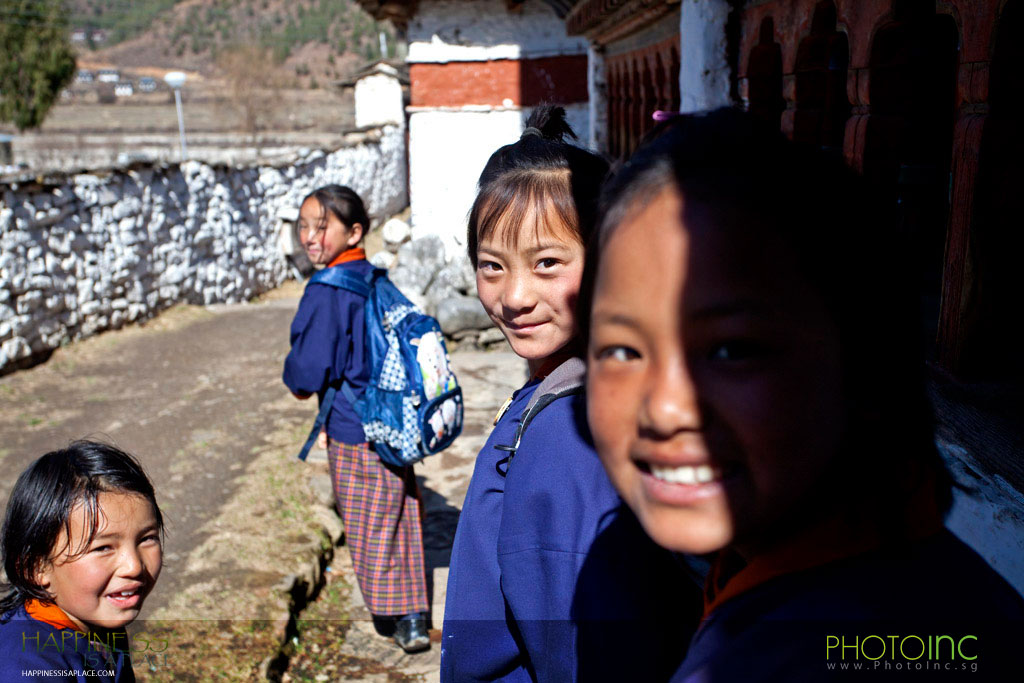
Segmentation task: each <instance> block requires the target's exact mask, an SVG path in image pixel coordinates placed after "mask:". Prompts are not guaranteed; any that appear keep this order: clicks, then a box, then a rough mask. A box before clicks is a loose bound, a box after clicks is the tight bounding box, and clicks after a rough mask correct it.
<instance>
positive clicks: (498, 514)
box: [441, 107, 692, 683]
mask: <svg viewBox="0 0 1024 683" xmlns="http://www.w3.org/2000/svg"><path fill="white" fill-rule="evenodd" d="M564 116H565V112H564V110H562V109H561V108H560V107H556V108H552V107H541V108H539V109H537V110H536V111H535V112H534V114H533V115H532V116H531V118H530V120H529V121H528V122H527V125H528V127H527V128H526V131H525V132H524V133H523V135H522V137H521V138H520V140H519V141H518V142H516V143H514V144H511V145H506V146H505V147H502V148H501V149H499V150H498V151H497V152H495V153H494V154H493V155H492V156H491V158H490V160H489V161H488V162H487V165H486V167H485V168H484V171H483V173H482V174H481V176H480V191H479V195H478V196H477V199H476V202H475V203H474V205H473V209H472V211H471V213H470V220H469V234H468V245H469V256H470V259H471V260H472V262H473V264H474V265H475V266H476V273H477V289H478V291H479V296H480V301H481V302H482V303H483V305H484V308H485V309H486V310H487V312H488V314H489V315H490V317H491V319H492V320H493V321H494V324H495V325H496V326H497V327H498V329H500V330H501V331H502V333H504V335H505V337H506V338H507V339H508V342H509V344H510V345H511V346H512V350H513V351H515V352H516V353H517V354H518V355H519V356H521V357H522V358H524V359H526V362H527V366H528V368H529V372H530V379H529V380H528V381H527V382H526V384H525V385H524V386H523V387H522V388H521V389H519V390H518V391H516V392H515V393H514V394H513V395H512V397H511V399H510V400H509V402H508V403H506V405H505V406H504V407H503V408H502V410H501V412H500V413H499V414H498V416H497V417H496V419H495V427H494V431H493V432H492V433H491V436H490V438H489V439H488V440H487V443H486V445H485V446H484V448H483V450H481V452H480V454H479V456H478V457H477V461H476V467H475V469H474V472H473V478H472V481H471V482H470V485H469V490H468V492H467V493H466V499H465V503H464V505H463V509H462V513H461V515H460V517H459V526H458V530H457V532H456V535H455V545H454V548H453V550H452V557H451V571H450V574H449V577H448V592H447V602H446V606H445V621H444V632H443V635H442V649H441V679H442V680H443V681H448V682H451V681H490V680H516V681H518V680H521V681H530V680H541V681H557V682H559V683H561V682H563V681H573V680H577V679H583V680H595V679H596V678H598V677H600V678H601V679H604V680H656V679H657V678H659V677H661V678H663V677H664V676H666V675H667V674H668V673H669V672H671V670H672V668H674V664H675V662H677V661H678V657H680V656H681V655H682V653H681V652H680V651H679V649H678V647H676V642H675V641H676V640H677V639H678V638H680V637H685V636H684V635H681V633H685V629H686V627H687V625H688V619H687V617H688V614H687V613H686V604H685V602H681V601H680V600H679V599H678V594H679V592H680V591H679V590H678V585H676V586H669V587H668V588H667V589H666V590H665V591H664V592H663V593H660V594H659V593H657V592H656V590H655V589H656V587H658V586H661V585H662V582H661V580H660V577H662V576H668V575H672V574H673V573H674V570H675V568H676V564H675V563H674V561H673V559H672V558H671V557H670V555H669V554H668V553H665V552H664V551H662V550H661V549H660V548H658V547H657V546H655V545H654V544H652V543H650V541H649V540H648V539H647V538H646V537H645V536H644V534H643V532H642V531H641V530H640V528H639V526H638V524H637V523H636V519H635V518H634V517H633V515H632V514H631V513H630V512H629V510H628V509H625V508H624V506H622V502H621V500H620V499H619V497H618V496H617V495H616V493H615V491H614V490H613V489H612V487H611V484H610V483H609V482H608V480H607V477H606V476H605V474H604V472H603V471H602V469H601V465H600V462H599V461H598V459H597V455H596V454H595V452H594V450H593V446H592V444H591V442H590V436H589V433H588V431H587V429H586V425H585V423H584V420H583V403H582V398H581V396H580V393H579V392H578V391H576V392H574V391H572V389H571V387H572V386H574V382H573V377H574V375H575V377H577V378H580V381H579V382H578V383H577V385H578V386H580V388H581V387H582V381H581V378H582V367H583V363H582V360H581V359H580V358H578V357H574V356H576V355H577V354H578V353H579V346H578V328H577V324H576V315H575V305H576V298H577V293H578V291H579V286H580V280H581V276H582V272H583V254H584V245H585V244H586V242H587V239H588V237H589V234H590V231H591V228H592V227H593V222H594V213H595V208H596V199H597V193H598V189H599V187H600V184H601V182H602V180H603V179H604V176H605V174H606V172H607V164H606V163H605V162H604V161H603V160H602V159H601V158H600V157H597V156H596V155H594V154H592V153H590V152H587V151H585V150H582V149H580V148H578V147H574V146H572V145H569V144H567V143H565V142H563V141H562V140H563V137H564V136H566V135H572V131H571V129H570V128H569V126H568V125H567V124H566V122H565V118H564ZM548 386H551V387H552V389H551V392H550V393H547V388H546V387H548ZM541 387H544V388H541ZM541 396H543V398H540V397H541ZM538 399H539V402H538ZM535 404H536V407H537V408H538V409H539V408H540V407H543V410H540V412H535V413H531V415H533V417H532V420H530V421H529V422H528V424H529V428H528V429H525V431H522V430H520V427H521V421H523V419H524V415H525V414H526V411H527V410H528V409H529V408H531V407H534V405H535ZM524 424H525V423H524ZM520 437H521V439H520ZM604 533H607V534H609V536H608V537H614V538H616V539H617V542H616V543H614V544H605V545H603V546H599V545H598V544H597V543H596V539H597V537H598V536H599V535H602V536H603V535H604ZM640 586H643V587H644V590H643V591H640V592H639V593H637V589H638V588H639V587H640ZM648 589H651V590H648ZM691 596H692V593H691ZM691 604H692V603H691ZM680 605H682V606H680ZM664 617H667V619H668V621H669V624H668V625H667V626H666V625H665V624H664V620H663V619H662V618H664ZM680 629H682V631H680ZM640 645H642V646H643V647H645V648H648V649H647V654H648V656H646V657H645V658H643V659H642V660H638V659H637V658H636V657H635V656H634V651H635V649H636V648H637V647H638V646H640ZM661 645H671V648H672V649H671V655H670V658H669V659H668V660H666V659H664V658H661V657H659V656H657V655H656V653H657V651H658V648H659V646H661ZM672 655H674V656H675V659H674V660H673V659H672V658H671V657H672Z"/></svg>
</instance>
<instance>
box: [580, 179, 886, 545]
mask: <svg viewBox="0 0 1024 683" xmlns="http://www.w3.org/2000/svg"><path fill="white" fill-rule="evenodd" d="M685 208H686V213H685V215H684V213H683V210H684V199H683V198H682V197H681V196H680V195H679V193H678V192H676V191H675V190H674V189H667V190H665V191H663V192H662V193H661V194H660V195H659V196H658V197H657V199H656V200H655V201H653V202H651V203H648V204H647V205H646V206H645V207H642V208H640V209H639V210H637V211H636V212H635V213H634V214H633V215H632V216H631V217H629V218H627V219H626V220H625V221H624V222H623V223H622V224H621V225H620V226H619V227H618V228H617V230H616V231H615V232H614V233H613V234H612V235H611V237H610V239H609V240H608V243H607V244H606V245H605V246H604V248H603V250H602V260H601V264H600V268H599V272H598V274H597V280H596V283H595V292H594V301H593V309H592V313H593V318H592V326H591V337H590V347H589V350H588V362H589V368H588V383H587V397H588V415H589V420H590V425H591V429H592V430H593V434H594V440H595V443H596V445H597V449H598V452H599V454H600V456H601V459H602V461H603V463H604V466H605V468H606V469H607V471H608V474H609V477H610V478H611V480H612V482H613V483H614V485H615V487H616V488H617V489H618V491H619V493H620V494H621V495H622V497H623V499H624V500H625V501H626V503H628V504H629V506H630V507H631V508H632V509H633V511H634V512H635V513H636V514H637V517H638V518H639V519H640V521H641V523H642V524H643V526H644V528H645V529H646V530H647V532H648V534H650V535H651V537H652V538H654V540H655V541H657V542H658V543H659V544H661V545H663V546H665V547H667V548H670V549H672V550H676V551H682V552H689V553H706V552H711V551H715V550H718V549H721V548H723V547H725V546H727V545H731V544H735V546H736V547H737V549H738V550H739V551H740V552H741V553H744V554H748V555H749V554H752V553H755V552H757V551H758V549H759V548H761V547H764V546H767V545H769V544H771V543H772V542H773V540H772V539H773V538H774V537H775V535H776V534H778V533H780V532H782V533H784V532H785V529H787V528H791V527H789V526H788V525H789V522H792V523H799V520H804V521H810V520H808V519H807V517H813V514H814V511H813V510H810V509H808V508H801V505H802V504H804V503H807V502H808V501H809V500H811V497H812V496H815V495H824V496H827V495H828V490H825V489H823V488H822V487H823V486H826V485H827V484H826V483H825V482H824V481H823V474H824V473H825V470H826V467H828V466H829V464H830V462H831V461H832V459H833V458H834V457H835V456H836V454H837V453H838V452H839V451H840V446H841V439H842V434H843V432H844V409H843V400H842V395H843V392H842V384H841V375H840V354H839V334H838V330H837V328H836V327H835V325H834V323H833V322H832V321H831V319H830V318H829V316H828V315H827V312H826V309H825V307H824V304H823V302H822V301H821V299H820V298H819V297H818V296H817V295H816V294H815V293H814V292H813V291H810V288H809V287H808V285H807V283H806V282H805V281H804V280H803V279H802V277H801V276H800V275H799V274H798V273H797V270H796V267H795V257H794V255H793V254H792V253H791V251H790V250H789V249H788V248H787V247H786V246H785V245H784V244H783V243H782V242H781V241H780V240H779V239H777V238H774V237H768V236H761V237H753V233H755V232H756V228H753V229H751V228H747V229H740V227H739V226H741V225H742V224H741V223H740V222H739V221H740V220H743V218H742V217H737V216H733V217H732V218H728V217H723V216H724V214H722V213H719V212H713V211H711V210H710V209H708V208H707V207H705V206H703V205H700V204H697V205H692V204H691V205H689V206H686V207H685ZM746 220H747V221H749V220H751V218H750V217H749V216H747V217H746ZM822 229H827V226H823V228H822ZM878 476H885V473H882V472H879V473H878ZM801 514H802V516H797V515H801ZM790 515H794V516H793V517H789V516H790Z"/></svg>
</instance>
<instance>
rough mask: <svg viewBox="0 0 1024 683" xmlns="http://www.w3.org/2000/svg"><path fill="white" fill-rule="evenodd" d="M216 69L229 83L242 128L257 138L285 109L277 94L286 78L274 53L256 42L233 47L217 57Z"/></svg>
mask: <svg viewBox="0 0 1024 683" xmlns="http://www.w3.org/2000/svg"><path fill="white" fill-rule="evenodd" d="M217 66H218V67H219V69H220V71H221V73H222V74H223V75H224V78H225V79H226V80H227V82H228V96H229V99H230V101H231V103H232V104H233V105H234V108H235V109H236V110H237V111H238V113H239V114H240V115H241V119H242V120H241V124H242V127H243V129H244V130H245V131H246V132H248V133H249V134H250V135H252V136H253V139H255V136H256V133H257V131H259V130H260V129H261V128H263V127H264V126H266V125H267V124H268V123H270V121H271V120H272V119H273V118H274V116H276V114H277V113H278V111H279V110H280V108H281V107H282V106H284V103H282V102H281V99H280V93H278V92H276V90H277V89H278V88H280V87H282V86H283V85H284V83H283V78H282V75H281V73H280V71H279V70H278V68H277V65H276V64H275V63H274V57H273V54H272V53H271V50H269V49H268V48H265V47H262V46H260V45H258V44H253V43H248V44H242V45H232V46H229V47H226V48H224V50H223V51H222V52H221V53H220V54H219V55H218V57H217Z"/></svg>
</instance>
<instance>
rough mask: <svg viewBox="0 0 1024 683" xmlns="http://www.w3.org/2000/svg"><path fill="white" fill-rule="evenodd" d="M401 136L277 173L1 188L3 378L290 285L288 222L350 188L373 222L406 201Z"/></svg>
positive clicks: (134, 177) (354, 145)
mask: <svg viewBox="0 0 1024 683" xmlns="http://www.w3.org/2000/svg"><path fill="white" fill-rule="evenodd" d="M405 169H406V162H405V145H404V131H403V130H402V129H401V128H399V127H397V126H385V127H382V128H376V129H371V130H368V131H364V132H362V133H359V134H356V135H352V136H350V137H349V139H348V140H347V142H346V144H345V145H344V146H343V147H341V148H339V149H336V150H334V151H332V152H323V151H315V152H312V153H310V154H308V155H306V156H304V157H301V158H299V159H296V160H295V161H294V162H293V163H290V164H288V165H282V166H251V167H243V168H239V167H226V166H211V165H208V164H204V163H201V162H197V161H188V162H185V163H183V164H180V165H178V164H175V165H162V166H135V167H132V168H129V169H123V170H111V171H107V172H104V173H89V174H78V175H63V176H55V177H50V178H41V179H18V180H16V181H12V180H3V181H0V197H2V198H0V373H3V372H5V371H10V370H11V369H13V368H15V367H18V366H19V365H21V364H24V363H28V362H32V361H33V360H35V359H38V358H45V357H46V355H48V354H49V353H50V352H51V351H52V350H53V349H55V348H57V347H58V346H60V345H61V344H63V343H66V342H67V341H70V340H73V339H79V338H82V337H86V336H89V335H91V334H94V333H96V332H100V331H103V330H107V329H114V328H118V327H120V326H122V325H124V324H125V323H127V322H132V321H137V320H143V319H146V318H149V317H151V316H153V315H155V314H156V313H157V312H159V311H160V310H162V309H165V308H167V307H169V306H172V305H174V304H177V303H183V302H188V303H195V304H212V303H231V302H239V301H245V300H248V299H250V298H252V297H254V296H256V295H258V294H260V293H262V292H265V291H267V290H269V289H272V288H273V287H276V286H277V285H279V284H281V282H283V281H284V280H285V279H286V278H287V277H288V275H289V272H290V269H289V268H288V265H287V262H286V260H285V258H284V256H283V255H282V253H281V252H280V250H279V249H278V247H277V241H278V240H277V237H278V229H279V225H280V221H279V214H281V213H284V212H287V211H288V210H291V211H292V212H294V207H295V206H296V205H297V204H298V202H299V201H300V200H301V198H302V197H303V196H304V195H305V194H306V193H308V192H309V191H311V190H313V189H314V188H316V187H318V186H320V185H325V184H328V183H342V184H347V185H350V186H351V187H353V188H354V189H355V190H356V191H357V192H359V193H360V195H361V196H362V197H363V199H364V200H365V201H366V203H367V209H368V211H369V212H370V214H371V217H374V218H378V219H379V218H383V217H387V216H389V215H392V214H394V213H397V212H398V211H400V210H401V209H402V208H403V207H404V206H406V205H407V203H408V198H407V195H406V170H405Z"/></svg>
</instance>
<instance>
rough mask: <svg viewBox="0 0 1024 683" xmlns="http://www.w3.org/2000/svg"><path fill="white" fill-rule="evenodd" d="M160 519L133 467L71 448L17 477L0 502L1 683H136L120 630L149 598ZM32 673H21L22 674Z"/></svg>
mask: <svg viewBox="0 0 1024 683" xmlns="http://www.w3.org/2000/svg"><path fill="white" fill-rule="evenodd" d="M162 531H163V518H162V517H161V515H160V509H159V508H158V507H157V505H156V498H155V496H154V494H153V486H152V484H150V482H149V480H148V479H147V478H146V475H145V474H144V473H143V471H142V468H141V467H140V466H139V464H138V462H136V461H135V459H134V458H132V457H131V456H130V455H128V454H127V453H124V452H122V451H120V450H118V449H117V448H114V447H113V446H109V445H107V444H102V443H95V442H91V441H76V442H74V443H72V444H71V445H70V446H68V447H67V448H66V449H63V450H59V451H53V452H52V453H47V454H46V455H44V456H43V457H41V458H39V459H38V460H36V461H35V462H34V463H32V465H30V466H29V468H28V469H27V470H25V472H23V473H22V475H21V476H20V477H18V481H17V482H16V483H15V485H14V490H13V491H12V492H11V498H10V501H9V502H8V503H7V516H6V518H5V519H4V526H3V561H4V571H5V572H6V573H7V581H8V584H7V585H6V588H7V593H6V595H4V597H3V599H2V601H0V615H2V616H0V680H3V681H16V680H32V679H33V678H34V677H36V676H38V678H39V680H51V677H52V676H53V675H54V674H52V673H51V674H49V675H48V674H47V673H46V672H47V671H50V672H53V671H57V670H64V671H72V672H78V673H77V674H75V673H71V674H68V675H66V676H60V675H58V676H57V678H60V679H61V680H69V679H70V680H80V681H85V680H86V675H85V673H84V672H86V671H96V672H109V673H108V674H106V675H104V674H98V676H97V677H96V678H89V680H105V681H134V680H135V676H134V674H133V672H132V666H131V659H130V655H129V645H128V640H127V634H126V633H125V630H124V628H125V626H127V625H128V624H130V623H131V622H132V621H134V620H135V618H136V617H138V616H139V610H140V609H142V603H143V601H144V600H145V599H146V596H147V595H149V592H150V591H151V590H153V585H154V584H155V583H156V579H157V577H158V576H159V575H160V566H161V564H162V560H163V555H162V550H161V540H160V536H161V533H162ZM33 671H35V672H39V673H35V674H33V673H29V672H33Z"/></svg>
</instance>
